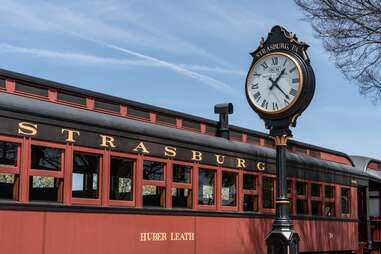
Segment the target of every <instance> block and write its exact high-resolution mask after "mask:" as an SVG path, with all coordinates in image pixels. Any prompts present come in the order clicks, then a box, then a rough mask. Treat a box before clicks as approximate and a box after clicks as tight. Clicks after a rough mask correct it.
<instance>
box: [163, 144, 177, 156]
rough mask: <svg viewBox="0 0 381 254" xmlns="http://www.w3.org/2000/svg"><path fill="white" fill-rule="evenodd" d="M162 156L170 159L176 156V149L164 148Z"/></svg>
mask: <svg viewBox="0 0 381 254" xmlns="http://www.w3.org/2000/svg"><path fill="white" fill-rule="evenodd" d="M164 150H165V152H164V155H165V156H170V157H175V156H176V147H172V146H166V147H164Z"/></svg>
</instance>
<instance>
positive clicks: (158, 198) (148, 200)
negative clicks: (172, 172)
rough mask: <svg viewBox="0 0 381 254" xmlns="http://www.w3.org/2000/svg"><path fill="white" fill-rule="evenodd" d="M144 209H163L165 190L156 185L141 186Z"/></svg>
mask: <svg viewBox="0 0 381 254" xmlns="http://www.w3.org/2000/svg"><path fill="white" fill-rule="evenodd" d="M142 195H143V206H144V207H165V188H164V187H160V186H156V185H143V193H142Z"/></svg>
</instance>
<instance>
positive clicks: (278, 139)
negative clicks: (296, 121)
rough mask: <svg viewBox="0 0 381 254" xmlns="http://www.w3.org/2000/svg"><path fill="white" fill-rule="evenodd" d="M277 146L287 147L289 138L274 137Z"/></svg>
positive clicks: (285, 136)
mask: <svg viewBox="0 0 381 254" xmlns="http://www.w3.org/2000/svg"><path fill="white" fill-rule="evenodd" d="M273 139H274V141H275V145H276V146H286V145H287V140H288V137H287V135H282V136H275V137H273Z"/></svg>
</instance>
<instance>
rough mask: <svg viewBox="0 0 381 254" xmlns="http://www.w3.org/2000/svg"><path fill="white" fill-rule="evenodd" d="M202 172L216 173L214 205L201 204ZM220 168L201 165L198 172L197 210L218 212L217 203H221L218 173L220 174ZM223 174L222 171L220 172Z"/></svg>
mask: <svg viewBox="0 0 381 254" xmlns="http://www.w3.org/2000/svg"><path fill="white" fill-rule="evenodd" d="M201 170H209V171H213V172H214V181H213V199H214V203H213V204H210V205H209V204H200V171H201ZM219 170H220V169H219V168H218V167H213V166H207V165H200V166H199V168H198V171H197V179H198V181H197V190H198V191H197V194H198V195H197V208H198V209H200V210H217V203H219V198H218V193H217V190H218V187H217V184H218V182H219V181H218V174H219V173H218V172H219ZM220 172H221V171H220Z"/></svg>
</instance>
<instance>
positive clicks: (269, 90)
mask: <svg viewBox="0 0 381 254" xmlns="http://www.w3.org/2000/svg"><path fill="white" fill-rule="evenodd" d="M302 85H303V76H302V73H301V68H300V65H299V64H298V62H297V61H296V60H295V58H293V57H292V56H290V55H288V54H285V53H282V52H278V53H271V54H267V55H265V56H263V57H262V58H260V59H259V60H258V61H257V62H256V63H255V64H254V65H253V66H252V68H251V69H250V71H249V74H248V77H247V83H246V89H247V94H248V96H249V99H250V100H251V102H252V104H253V105H254V106H255V107H256V108H257V109H258V110H260V111H263V112H266V113H270V114H276V113H280V112H283V111H286V110H287V109H289V108H290V107H291V106H292V105H293V104H294V103H295V102H296V101H297V99H298V97H299V95H300V93H301V90H302Z"/></svg>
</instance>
